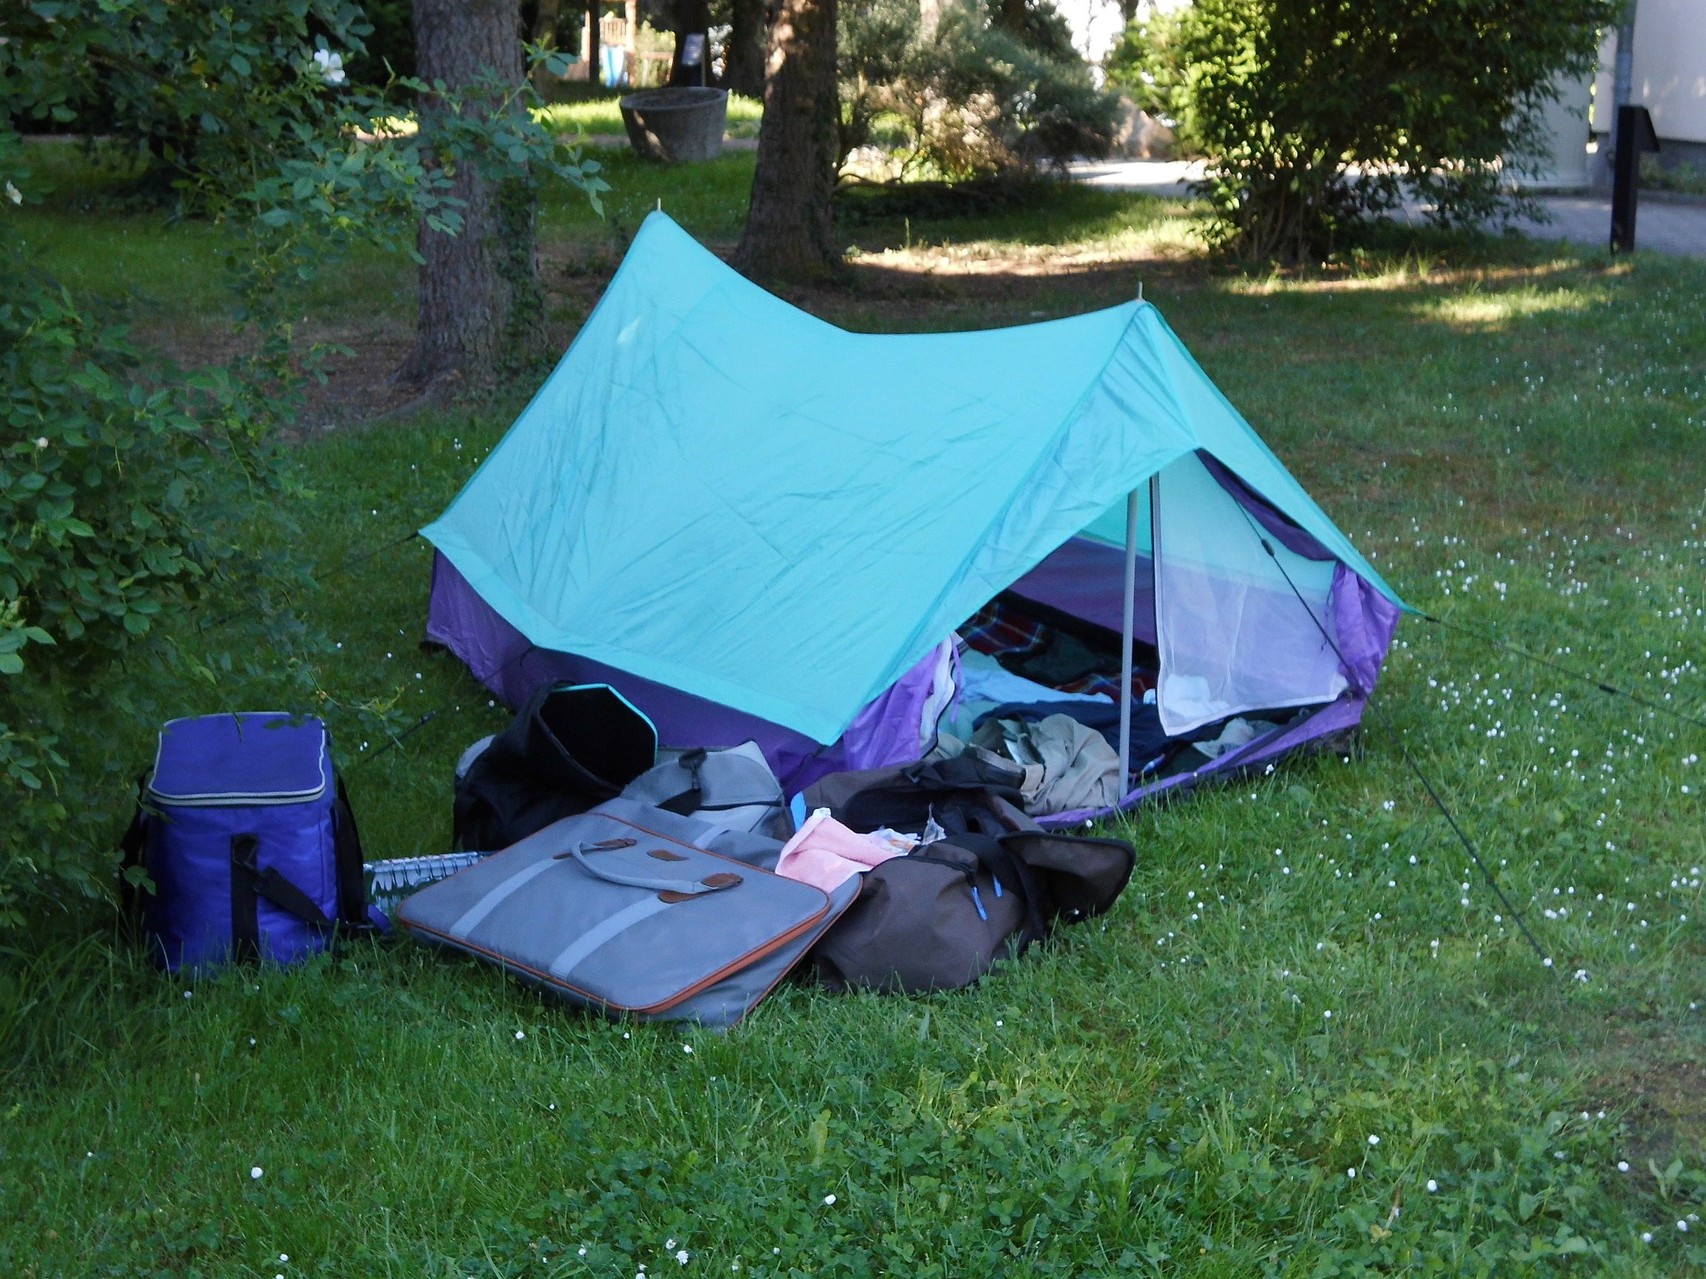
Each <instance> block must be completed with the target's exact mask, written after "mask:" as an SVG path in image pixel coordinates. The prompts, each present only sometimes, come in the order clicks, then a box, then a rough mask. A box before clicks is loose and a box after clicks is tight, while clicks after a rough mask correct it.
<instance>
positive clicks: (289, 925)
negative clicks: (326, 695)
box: [125, 711, 384, 972]
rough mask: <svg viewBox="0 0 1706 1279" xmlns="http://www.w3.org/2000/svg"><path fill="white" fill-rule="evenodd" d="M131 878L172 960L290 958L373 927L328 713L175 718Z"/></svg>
mask: <svg viewBox="0 0 1706 1279" xmlns="http://www.w3.org/2000/svg"><path fill="white" fill-rule="evenodd" d="M125 861H126V865H127V871H126V875H125V883H126V885H127V888H128V887H133V886H134V884H135V881H136V879H137V878H138V876H137V875H136V874H135V873H134V872H132V871H131V870H129V869H128V868H129V867H139V868H140V869H141V871H143V872H145V873H146V874H147V876H148V878H149V879H151V880H152V881H153V892H152V893H151V894H150V893H146V892H144V893H141V894H138V896H139V897H140V901H138V902H136V903H135V904H136V905H137V907H138V913H139V914H140V917H141V920H140V922H141V927H142V935H143V937H144V938H145V940H146V943H147V945H148V948H149V950H150V951H152V952H153V956H154V958H155V960H156V961H157V962H158V963H159V964H160V965H161V966H162V967H164V968H166V969H167V970H168V971H171V972H177V971H178V970H179V969H180V968H200V967H204V966H208V965H213V964H220V963H224V962H227V961H230V960H249V959H265V960H268V961H271V962H274V963H280V964H290V963H295V962H297V961H299V960H302V959H305V958H307V957H308V956H309V955H312V954H314V953H316V952H317V951H321V950H325V949H326V948H327V947H328V946H330V945H331V944H332V942H333V940H334V938H336V937H337V936H338V935H339V934H345V935H347V934H351V933H361V932H373V931H376V930H377V929H378V928H380V927H383V925H384V916H382V915H379V914H378V913H377V912H370V911H369V909H368V906H367V891H366V883H365V880H364V878H363V873H362V858H361V840H360V838H359V836H358V835H357V834H356V828H355V818H354V816H353V815H352V814H351V812H350V808H349V802H348V800H347V799H346V797H345V795H344V790H343V783H342V782H341V781H340V780H339V778H338V776H337V772H336V770H335V769H334V768H333V767H332V760H331V753H330V749H329V745H328V742H327V737H326V727H325V725H324V724H322V723H321V722H320V721H319V720H317V719H313V718H310V717H298V716H291V715H287V714H284V713H282V712H277V711H266V712H250V713H243V714H228V715H203V716H200V717H197V718H193V719H175V720H172V721H170V722H169V723H167V725H166V726H165V727H164V728H163V729H161V730H160V749H159V752H158V754H157V755H156V756H155V759H154V767H153V769H152V770H151V771H150V773H149V774H148V775H147V776H146V780H145V784H144V786H143V788H142V804H141V807H140V809H139V811H138V812H137V815H136V820H135V821H134V822H133V823H132V825H131V829H130V832H129V834H127V835H126V837H125Z"/></svg>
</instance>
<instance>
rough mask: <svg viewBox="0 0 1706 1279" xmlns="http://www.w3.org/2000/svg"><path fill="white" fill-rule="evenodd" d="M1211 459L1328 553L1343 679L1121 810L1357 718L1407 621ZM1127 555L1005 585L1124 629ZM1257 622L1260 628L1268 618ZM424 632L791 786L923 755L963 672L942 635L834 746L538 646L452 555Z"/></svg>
mask: <svg viewBox="0 0 1706 1279" xmlns="http://www.w3.org/2000/svg"><path fill="white" fill-rule="evenodd" d="M1204 464H1205V469H1206V470H1207V472H1208V473H1209V474H1210V475H1211V476H1212V477H1213V480H1214V482H1215V483H1216V484H1217V485H1218V486H1219V488H1220V489H1221V490H1222V491H1223V492H1225V493H1226V494H1228V495H1229V496H1230V497H1232V498H1233V499H1234V500H1235V501H1236V502H1237V504H1238V506H1239V508H1240V509H1242V510H1243V511H1245V512H1247V513H1248V515H1249V516H1250V517H1251V520H1253V521H1254V524H1255V525H1256V526H1259V527H1260V529H1261V531H1262V533H1263V534H1265V535H1267V537H1269V538H1271V539H1272V540H1273V542H1276V543H1278V544H1279V545H1280V546H1282V547H1283V548H1284V549H1285V550H1286V551H1288V552H1290V553H1292V554H1293V555H1295V556H1298V557H1300V558H1301V560H1303V561H1311V562H1315V563H1318V564H1322V565H1327V564H1331V565H1332V568H1331V579H1330V580H1331V585H1330V587H1328V589H1327V595H1326V609H1325V614H1326V616H1325V618H1324V619H1316V618H1315V617H1314V614H1313V611H1312V610H1311V611H1309V613H1308V614H1307V615H1308V616H1309V617H1310V619H1311V620H1312V621H1313V623H1314V625H1315V627H1316V628H1317V629H1318V630H1319V631H1320V632H1321V634H1322V636H1323V637H1324V638H1325V640H1326V642H1327V644H1328V645H1330V647H1331V650H1332V653H1333V655H1334V657H1335V658H1336V660H1337V666H1338V674H1339V675H1340V676H1341V677H1342V679H1341V680H1340V681H1339V683H1341V684H1342V691H1339V692H1338V693H1337V695H1336V696H1332V697H1329V698H1325V699H1323V700H1321V701H1320V702H1318V703H1317V704H1315V705H1304V706H1300V707H1295V708H1294V709H1293V710H1292V711H1291V712H1290V713H1289V714H1288V715H1287V717H1286V722H1285V723H1283V724H1282V725H1281V726H1280V727H1279V728H1277V729H1275V730H1274V731H1271V732H1268V733H1267V734H1265V735H1263V736H1259V737H1257V738H1256V739H1255V740H1253V741H1251V742H1249V743H1248V744H1246V745H1244V746H1242V747H1239V748H1237V749H1234V750H1231V751H1229V752H1227V753H1225V754H1222V755H1220V756H1218V757H1216V758H1213V759H1206V760H1205V762H1204V763H1203V764H1202V765H1201V766H1200V767H1197V768H1195V769H1191V770H1188V771H1182V772H1174V773H1172V774H1170V775H1168V776H1166V777H1163V778H1160V779H1158V780H1152V781H1141V780H1140V781H1139V784H1137V785H1135V786H1134V787H1133V788H1132V789H1131V790H1130V791H1128V793H1127V794H1126V795H1125V796H1124V798H1123V799H1122V801H1121V803H1120V805H1119V807H1122V808H1123V807H1127V806H1130V805H1132V804H1136V803H1139V802H1141V801H1143V800H1145V799H1147V798H1149V797H1151V796H1155V795H1159V794H1162V793H1165V792H1170V791H1175V790H1179V789H1181V788H1184V787H1188V786H1192V785H1194V784H1196V783H1198V782H1201V781H1204V780H1207V779H1210V778H1215V777H1223V776H1226V775H1229V774H1231V773H1232V772H1234V771H1241V770H1246V769H1249V768H1251V767H1259V766H1263V765H1266V764H1268V763H1269V762H1270V761H1273V760H1275V759H1278V758H1279V757H1281V756H1283V755H1285V754H1287V753H1289V752H1292V751H1295V750H1297V749H1298V748H1300V747H1303V746H1306V745H1308V744H1310V743H1318V744H1319V743H1322V742H1323V741H1324V740H1327V739H1332V738H1334V737H1336V736H1337V735H1341V734H1343V733H1345V732H1346V731H1347V730H1349V729H1352V728H1354V727H1355V726H1356V725H1357V724H1358V723H1360V721H1361V719H1362V713H1363V709H1364V707H1365V706H1366V704H1367V699H1368V697H1369V695H1370V693H1372V691H1373V689H1374V684H1375V680H1376V678H1377V676H1378V674H1379V671H1380V667H1381V664H1382V662H1383V661H1384V659H1385V656H1386V653H1387V650H1388V648H1389V647H1390V645H1391V642H1392V638H1393V635H1394V633H1395V630H1396V627H1397V622H1398V617H1399V607H1398V606H1397V605H1396V604H1394V603H1393V602H1392V601H1390V600H1389V599H1388V598H1386V596H1385V595H1383V594H1382V593H1381V592H1380V591H1379V590H1377V589H1376V588H1375V587H1374V586H1372V585H1371V584H1370V583H1369V582H1367V581H1366V580H1365V579H1364V578H1362V577H1360V576H1359V575H1358V574H1357V573H1355V572H1353V571H1352V570H1351V569H1349V568H1347V567H1346V566H1345V565H1344V564H1343V563H1340V562H1338V561H1337V560H1336V559H1335V558H1334V557H1333V556H1332V555H1331V553H1329V552H1328V551H1327V550H1325V549H1324V548H1323V547H1322V546H1321V545H1320V543H1319V542H1317V541H1316V540H1315V539H1314V538H1313V537H1312V536H1310V535H1309V534H1308V533H1307V532H1304V531H1303V530H1301V529H1300V528H1298V527H1297V526H1296V525H1295V524H1292V523H1290V522H1289V521H1287V520H1286V519H1285V517H1283V516H1281V515H1279V514H1278V513H1276V512H1275V511H1274V510H1273V509H1272V508H1271V507H1269V506H1268V505H1267V504H1266V503H1265V502H1263V501H1262V500H1261V499H1260V498H1259V497H1257V496H1256V495H1255V494H1253V493H1251V492H1250V491H1249V490H1248V489H1247V488H1246V487H1245V486H1244V485H1242V484H1241V483H1240V482H1239V481H1238V480H1237V478H1236V477H1235V476H1232V475H1231V474H1230V473H1229V472H1227V471H1225V469H1224V468H1222V467H1220V466H1218V465H1217V464H1214V463H1213V460H1212V459H1210V458H1204ZM1272 553H1273V552H1271V551H1270V554H1272ZM1123 561H1124V554H1123V552H1122V551H1121V550H1120V548H1118V547H1115V546H1112V545H1109V544H1108V543H1106V542H1102V541H1097V540H1094V539H1092V538H1090V537H1082V536H1081V537H1074V538H1071V539H1069V540H1068V541H1067V542H1066V543H1064V544H1063V545H1062V546H1060V547H1059V548H1058V549H1057V550H1055V551H1054V552H1053V553H1052V554H1050V555H1049V556H1047V557H1046V558H1045V559H1044V560H1043V561H1042V562H1041V563H1040V564H1038V565H1037V566H1036V567H1035V568H1033V569H1032V570H1031V571H1030V572H1028V573H1026V574H1025V575H1023V576H1022V577H1020V578H1019V579H1018V580H1017V581H1015V582H1014V583H1012V585H1011V586H1010V587H1009V588H1008V593H1009V594H1010V595H1011V596H1016V597H1018V598H1019V599H1020V600H1021V601H1030V602H1032V603H1034V604H1037V605H1042V606H1044V607H1045V609H1047V610H1054V611H1057V612H1059V613H1061V614H1065V615H1067V616H1068V617H1071V618H1077V619H1080V620H1081V621H1084V622H1088V623H1092V624H1094V625H1096V626H1099V627H1102V628H1105V629H1106V630H1109V631H1112V632H1113V633H1114V634H1115V635H1118V634H1120V633H1121V631H1122V627H1123V616H1122V586H1123ZM1288 580H1289V579H1288ZM1136 581H1137V587H1138V590H1137V597H1136V607H1135V609H1134V614H1133V628H1132V629H1133V637H1134V639H1136V640H1137V641H1140V642H1142V643H1144V644H1147V645H1152V646H1153V645H1155V644H1156V643H1157V640H1158V634H1157V632H1158V626H1157V609H1156V593H1157V579H1156V576H1155V572H1154V565H1153V563H1152V562H1151V560H1150V558H1149V557H1148V556H1140V557H1139V560H1138V565H1137V574H1136ZM1252 600H1253V601H1256V603H1254V604H1252V603H1251V601H1252ZM1299 600H1300V597H1299V596H1298V595H1297V594H1296V592H1295V590H1294V591H1291V592H1286V591H1283V590H1274V591H1270V592H1269V593H1268V594H1267V595H1266V596H1263V595H1261V594H1259V593H1257V594H1253V595H1251V596H1249V598H1248V599H1246V601H1245V605H1244V607H1245V608H1246V609H1247V610H1249V609H1251V608H1255V609H1257V610H1261V609H1266V610H1268V611H1271V613H1272V614H1273V616H1274V617H1275V618H1276V619H1277V618H1280V617H1282V616H1290V617H1294V616H1295V614H1296V613H1297V612H1298V610H1299V607H1300V604H1299ZM1246 620H1248V619H1246ZM1255 629H1256V630H1257V631H1258V632H1259V631H1260V630H1261V629H1262V622H1261V619H1260V618H1259V617H1258V618H1257V620H1256V623H1255ZM427 637H428V639H429V640H431V641H434V642H437V643H440V644H443V645H445V646H446V647H448V648H449V649H450V650H451V651H452V652H454V653H455V654H456V655H457V656H458V657H460V658H461V659H462V660H463V661H464V662H466V663H467V665H468V667H469V669H470V670H471V671H472V672H473V674H474V675H475V677H476V678H477V679H479V680H480V681H481V682H482V683H483V684H485V685H486V687H488V688H489V689H491V690H492V691H493V692H494V693H495V694H496V695H497V696H498V697H499V698H501V699H502V700H503V702H504V703H505V704H506V705H508V706H510V707H512V708H513V707H517V706H519V705H521V704H522V703H523V702H525V701H526V700H527V697H528V696H529V695H530V694H531V693H532V692H533V690H534V689H536V688H537V687H539V686H540V685H541V684H543V683H546V682H555V683H565V682H566V683H581V684H586V683H603V684H609V685H611V686H612V687H614V688H616V689H618V690H619V691H620V692H621V693H622V694H623V696H625V697H626V698H628V700H629V701H631V702H632V703H633V704H634V705H635V706H637V707H639V708H640V709H641V710H642V711H643V712H645V714H646V715H648V716H649V717H650V718H651V719H652V721H653V723H654V724H656V726H657V729H658V735H659V739H660V741H662V742H663V743H665V744H666V745H671V746H726V745H732V744H735V743H738V742H742V741H747V740H751V741H754V742H756V743H758V745H759V746H760V747H761V748H762V749H763V751H764V753H765V756H766V757H767V758H768V759H769V761H770V764H771V766H772V768H774V769H775V771H776V774H777V777H778V778H779V779H780V780H781V782H782V784H783V786H784V787H785V789H786V790H787V791H788V793H790V794H795V793H798V792H799V791H801V790H803V789H804V788H805V787H806V786H807V785H809V784H810V783H811V782H812V781H814V780H816V779H817V778H819V777H822V776H824V775H826V774H828V773H832V772H839V771H843V770H848V769H862V768H875V767H880V766H883V765H889V764H898V763H908V762H911V761H913V760H916V759H918V758H919V757H920V756H921V754H922V753H923V752H924V750H925V749H927V748H928V745H929V742H930V736H931V725H932V724H933V722H934V718H935V717H936V715H938V714H939V713H940V711H941V710H942V709H943V707H944V701H943V694H944V687H943V686H944V682H945V681H946V680H953V679H955V678H956V677H957V662H956V661H955V658H954V651H953V643H952V638H951V637H944V643H943V645H942V646H941V647H939V648H938V649H937V650H935V651H933V652H931V653H930V654H928V655H927V656H926V657H925V658H924V659H923V660H921V661H920V662H918V663H917V664H916V665H915V666H913V667H912V668H911V669H910V670H909V671H908V672H907V673H906V674H905V675H903V676H902V678H901V679H899V680H898V681H897V682H896V683H895V684H894V685H893V686H891V687H890V688H889V689H888V691H886V692H885V693H883V694H882V695H881V696H879V697H877V698H876V699H875V700H873V701H872V702H871V703H869V704H868V705H867V706H866V707H865V708H864V709H863V710H862V711H861V712H860V713H859V714H858V715H857V716H856V717H855V719H854V720H853V722H852V724H851V725H850V726H849V727H848V728H847V730H846V732H845V733H844V734H843V735H842V736H841V738H840V739H839V740H837V741H835V742H832V743H828V744H824V743H820V742H817V741H814V740H812V739H811V738H809V737H807V736H805V735H804V734H802V733H799V732H796V731H794V730H792V729H789V728H786V727H783V726H781V725H778V724H775V723H772V722H770V721H767V720H764V719H761V718H758V717H757V716H754V715H751V714H748V713H745V712H742V711H739V710H735V709H733V708H730V707H727V706H723V705H719V704H717V703H715V702H711V701H708V700H706V699H704V698H701V697H697V696H694V695H692V694H689V693H685V692H682V691H681V690H679V689H675V688H670V687H668V686H666V685H664V684H660V683H657V682H655V681H652V680H647V679H642V678H639V677H637V676H634V675H630V674H628V673H627V672H624V671H620V670H617V669H615V668H613V667H610V666H607V665H604V664H601V663H599V662H595V661H591V660H589V659H587V658H584V657H578V656H575V655H573V654H569V653H561V652H553V651H548V650H544V649H541V648H538V647H536V646H534V645H533V644H532V643H530V642H529V641H528V640H527V638H526V637H525V636H524V635H522V634H521V632H520V631H518V630H517V629H516V628H515V627H514V626H512V625H510V623H509V622H508V621H506V620H505V619H504V618H503V617H502V616H501V615H500V614H499V613H498V612H497V610H496V609H494V608H493V607H492V606H491V605H490V604H488V603H487V602H486V601H485V600H484V599H482V598H481V597H480V596H479V594H478V593H477V592H476V591H474V590H473V588H472V587H471V586H470V585H469V584H468V582H467V581H466V579H464V577H463V576H462V575H461V574H460V573H459V572H458V571H457V570H456V568H455V567H454V566H453V565H452V564H451V563H450V562H449V561H448V560H447V559H446V558H445V557H444V556H443V554H442V553H440V554H438V555H436V556H435V558H434V563H433V577H432V595H431V605H430V610H429V616H428V622H427ZM1109 811H1112V810H1109V809H1086V810H1080V811H1074V812H1065V813H1055V814H1050V815H1047V816H1042V817H1039V819H1038V820H1039V821H1040V822H1042V823H1043V824H1044V825H1056V826H1058V825H1067V824H1073V823H1079V822H1084V821H1088V820H1091V819H1093V818H1096V817H1099V816H1105V815H1106V814H1107V813H1108V812H1109Z"/></svg>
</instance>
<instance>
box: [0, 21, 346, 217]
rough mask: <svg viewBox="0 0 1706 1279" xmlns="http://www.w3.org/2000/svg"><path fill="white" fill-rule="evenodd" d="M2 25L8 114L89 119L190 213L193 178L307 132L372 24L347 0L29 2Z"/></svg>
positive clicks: (252, 159)
mask: <svg viewBox="0 0 1706 1279" xmlns="http://www.w3.org/2000/svg"><path fill="white" fill-rule="evenodd" d="M8 26H9V28H10V30H9V35H10V36H11V41H10V42H9V43H11V44H12V45H13V47H14V48H15V49H19V50H21V51H22V52H21V56H9V57H7V58H6V59H5V61H4V63H3V64H0V65H3V68H4V71H5V73H6V77H7V79H8V80H12V81H15V82H16V83H15V87H14V92H13V93H12V95H11V97H12V101H13V103H14V104H15V105H14V110H17V104H25V105H26V106H27V110H22V111H18V112H17V113H18V114H20V115H27V116H30V117H33V118H36V119H51V120H53V121H57V122H59V123H61V124H62V125H65V124H71V123H85V124H93V125H97V126H98V129H99V132H100V133H101V134H103V135H104V136H105V138H106V139H107V142H106V145H108V146H109V147H110V148H112V149H114V150H116V151H118V152H120V153H122V154H123V155H124V156H125V157H126V159H127V161H128V160H135V161H140V162H142V163H143V165H144V166H145V173H144V183H145V185H147V186H148V187H150V188H152V189H153V190H155V191H157V192H159V193H161V194H165V193H167V192H171V191H174V190H175V191H176V192H177V193H178V198H179V199H180V200H181V201H183V202H184V203H186V204H188V205H190V206H191V207H194V208H196V211H198V212H199V211H202V210H201V207H200V203H201V198H202V197H205V196H206V194H207V187H206V183H205V182H204V181H203V179H204V178H206V177H210V176H211V177H213V178H215V179H216V180H217V181H218V182H220V183H228V182H229V181H230V180H231V178H232V177H233V176H234V175H253V174H256V173H258V172H260V171H261V170H263V169H265V168H266V167H268V165H269V161H270V160H271V159H272V158H274V157H277V156H281V155H284V154H287V153H289V152H291V151H292V150H294V148H295V147H296V146H297V145H298V144H299V143H300V141H301V140H302V139H303V138H304V137H305V136H307V135H308V134H310V133H312V132H315V131H317V130H318V127H319V125H320V124H321V123H322V121H323V119H324V116H325V113H326V98H325V94H324V92H323V90H324V88H325V87H326V86H328V85H330V86H332V87H336V86H338V85H341V84H343V83H345V82H346V80H347V73H346V72H345V71H344V68H343V61H344V59H345V58H346V57H352V58H353V57H354V56H355V55H357V54H359V53H361V52H362V49H363V45H362V38H363V37H364V36H366V35H367V34H368V33H370V32H371V30H372V26H371V24H370V23H368V21H367V19H366V18H365V17H364V16H363V13H362V10H361V7H360V6H359V5H357V4H356V3H354V0H246V2H245V3H244V4H241V5H235V6H219V5H213V4H206V3H191V4H182V3H175V2H173V0H103V2H102V3H90V2H87V0H31V2H30V3H28V4H25V5H23V6H21V12H20V15H19V20H18V21H17V22H16V23H15V24H13V23H10V22H9V23H8ZM257 108H259V109H257Z"/></svg>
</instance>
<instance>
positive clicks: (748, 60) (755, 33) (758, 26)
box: [723, 0, 770, 98]
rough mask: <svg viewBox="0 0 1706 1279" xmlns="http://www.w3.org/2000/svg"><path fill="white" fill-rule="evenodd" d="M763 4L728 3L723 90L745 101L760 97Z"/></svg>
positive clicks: (752, 0)
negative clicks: (727, 30)
mask: <svg viewBox="0 0 1706 1279" xmlns="http://www.w3.org/2000/svg"><path fill="white" fill-rule="evenodd" d="M769 11H770V6H769V4H768V3H767V0H730V4H729V43H728V48H727V49H726V50H725V51H724V54H723V87H724V88H726V89H727V90H728V91H729V92H730V93H738V94H741V95H742V96H744V97H748V98H762V97H763V96H764V47H765V43H766V37H767V36H768V34H769V32H768V30H767V29H766V25H765V24H766V20H767V18H768V17H769Z"/></svg>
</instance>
